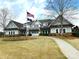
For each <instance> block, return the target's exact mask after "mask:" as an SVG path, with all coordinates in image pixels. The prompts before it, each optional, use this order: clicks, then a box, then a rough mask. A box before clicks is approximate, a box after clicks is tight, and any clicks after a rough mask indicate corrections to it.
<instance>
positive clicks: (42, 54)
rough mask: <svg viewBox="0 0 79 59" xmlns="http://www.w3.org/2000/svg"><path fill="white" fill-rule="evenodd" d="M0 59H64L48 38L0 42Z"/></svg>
mask: <svg viewBox="0 0 79 59" xmlns="http://www.w3.org/2000/svg"><path fill="white" fill-rule="evenodd" d="M0 59H66V57H65V56H64V55H63V54H62V53H61V52H60V49H59V47H58V46H57V45H56V44H55V42H54V41H53V40H50V38H49V37H36V39H35V40H25V41H0Z"/></svg>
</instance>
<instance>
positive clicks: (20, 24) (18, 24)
mask: <svg viewBox="0 0 79 59" xmlns="http://www.w3.org/2000/svg"><path fill="white" fill-rule="evenodd" d="M11 22H13V23H14V24H15V25H16V26H17V27H19V28H22V27H23V24H22V23H19V22H16V21H13V20H12V21H11Z"/></svg>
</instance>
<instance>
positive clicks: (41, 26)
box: [5, 16, 73, 36]
mask: <svg viewBox="0 0 79 59" xmlns="http://www.w3.org/2000/svg"><path fill="white" fill-rule="evenodd" d="M72 27H73V24H72V23H70V22H69V21H68V20H66V19H64V18H63V34H64V33H72ZM56 33H57V34H60V33H61V20H60V16H59V17H57V19H56V20H51V19H45V20H37V21H32V22H27V23H25V24H21V23H18V22H16V21H10V22H9V24H8V25H7V26H6V28H5V35H32V36H36V35H37V36H38V35H50V34H56Z"/></svg>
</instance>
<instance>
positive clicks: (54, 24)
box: [49, 15, 73, 26]
mask: <svg viewBox="0 0 79 59" xmlns="http://www.w3.org/2000/svg"><path fill="white" fill-rule="evenodd" d="M60 17H61V16H60V15H59V16H58V17H57V18H56V19H55V20H54V21H52V22H51V24H50V25H49V26H58V25H61V18H60ZM62 23H63V25H71V26H73V24H72V23H71V22H69V21H68V20H67V19H65V18H64V17H63V20H62Z"/></svg>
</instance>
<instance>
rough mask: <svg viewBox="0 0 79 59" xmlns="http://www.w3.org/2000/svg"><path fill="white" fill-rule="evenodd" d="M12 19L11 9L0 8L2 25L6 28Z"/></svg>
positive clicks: (0, 22)
mask: <svg viewBox="0 0 79 59" xmlns="http://www.w3.org/2000/svg"><path fill="white" fill-rule="evenodd" d="M11 19H12V15H11V13H10V11H9V10H8V9H7V8H2V9H0V27H1V28H2V29H3V32H4V29H5V27H6V25H7V23H8V22H9V21H10V20H11Z"/></svg>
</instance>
